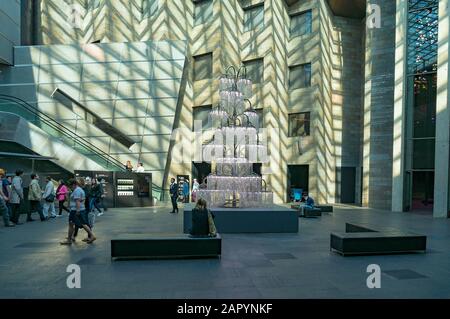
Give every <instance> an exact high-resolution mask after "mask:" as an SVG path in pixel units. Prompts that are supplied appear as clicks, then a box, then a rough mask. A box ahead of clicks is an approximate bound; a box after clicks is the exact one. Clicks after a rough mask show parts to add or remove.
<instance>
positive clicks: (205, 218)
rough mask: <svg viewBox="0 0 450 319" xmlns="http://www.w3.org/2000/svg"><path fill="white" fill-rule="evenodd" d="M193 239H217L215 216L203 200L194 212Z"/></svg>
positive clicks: (199, 201) (191, 233)
mask: <svg viewBox="0 0 450 319" xmlns="http://www.w3.org/2000/svg"><path fill="white" fill-rule="evenodd" d="M190 235H191V236H192V237H215V236H216V227H215V225H214V215H213V214H212V213H211V212H210V211H209V209H208V207H207V203H206V201H205V200H204V199H203V198H200V199H199V200H198V201H197V205H195V208H194V209H193V210H192V226H191V230H190Z"/></svg>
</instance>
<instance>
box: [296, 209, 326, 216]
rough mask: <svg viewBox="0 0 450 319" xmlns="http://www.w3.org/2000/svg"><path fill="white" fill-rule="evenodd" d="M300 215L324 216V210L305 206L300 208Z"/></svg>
mask: <svg viewBox="0 0 450 319" xmlns="http://www.w3.org/2000/svg"><path fill="white" fill-rule="evenodd" d="M299 216H300V217H305V218H312V217H313V218H314V217H320V216H322V211H321V210H320V209H319V208H316V207H313V208H309V207H303V208H300V210H299Z"/></svg>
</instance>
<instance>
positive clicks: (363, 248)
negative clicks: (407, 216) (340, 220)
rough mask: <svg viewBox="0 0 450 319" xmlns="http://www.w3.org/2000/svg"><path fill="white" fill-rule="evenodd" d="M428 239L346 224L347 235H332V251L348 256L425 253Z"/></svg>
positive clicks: (366, 226)
mask: <svg viewBox="0 0 450 319" xmlns="http://www.w3.org/2000/svg"><path fill="white" fill-rule="evenodd" d="M426 246H427V237H426V236H424V235H418V234H413V233H408V232H402V231H398V230H395V229H379V230H378V229H377V230H375V229H373V227H371V226H368V225H353V224H348V223H347V224H346V232H345V233H331V235H330V249H331V250H334V251H336V252H338V253H340V254H341V255H343V256H347V255H383V254H400V253H413V252H425V251H426Z"/></svg>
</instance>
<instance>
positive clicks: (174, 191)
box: [170, 177, 178, 214]
mask: <svg viewBox="0 0 450 319" xmlns="http://www.w3.org/2000/svg"><path fill="white" fill-rule="evenodd" d="M170 199H171V200H172V211H171V213H172V214H175V213H178V205H177V200H178V184H177V183H175V178H173V177H172V178H171V179H170Z"/></svg>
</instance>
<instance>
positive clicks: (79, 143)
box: [0, 94, 169, 201]
mask: <svg viewBox="0 0 450 319" xmlns="http://www.w3.org/2000/svg"><path fill="white" fill-rule="evenodd" d="M20 123H21V124H20ZM5 124H7V125H5ZM25 124H26V126H24V125H25ZM19 127H21V128H19ZM33 128H35V129H33ZM14 130H16V131H18V132H13V131H14ZM27 134H28V135H32V134H34V135H48V137H49V139H50V138H51V140H50V143H48V145H50V146H51V147H52V148H55V153H57V154H62V153H63V154H68V149H70V150H72V154H68V155H66V156H64V157H67V158H69V159H70V160H68V161H65V162H64V161H63V160H64V159H65V158H62V159H61V158H60V159H58V158H54V159H52V160H51V161H52V162H54V163H55V164H57V165H58V166H60V167H61V168H62V169H63V170H68V171H71V172H72V173H73V172H74V171H75V170H92V171H98V170H105V171H125V168H124V165H123V164H122V163H121V162H120V161H118V160H117V159H115V158H114V157H112V156H111V155H109V154H107V153H106V152H104V151H102V150H101V149H99V148H98V147H96V146H95V145H93V144H92V143H91V142H89V141H88V140H86V139H85V138H83V137H81V136H79V135H78V134H76V133H74V132H72V130H71V128H68V127H66V126H65V125H63V124H61V123H59V122H57V121H55V120H54V119H53V118H51V117H49V116H48V115H47V114H45V113H43V112H41V111H40V110H38V109H37V108H35V107H34V106H32V105H30V104H29V103H27V102H25V101H23V100H21V99H19V98H17V97H13V96H10V95H5V94H0V146H1V145H4V144H1V142H2V140H3V142H5V137H6V136H10V137H9V138H7V139H6V142H8V143H10V144H11V143H16V144H21V145H22V146H23V147H25V148H28V149H29V150H31V151H33V152H34V153H35V154H41V155H47V156H48V155H49V154H42V152H40V151H39V150H37V149H36V144H37V143H31V142H30V141H28V140H26V139H25V140H24V136H26V135H27ZM58 144H64V146H66V148H65V149H64V147H63V146H62V145H60V147H59V150H61V149H62V151H59V150H57V149H58ZM0 151H1V150H0ZM50 156H52V155H50ZM68 162H69V163H70V164H72V163H78V167H76V166H73V165H67V163H68ZM89 162H93V163H95V164H97V167H93V166H92V165H89ZM69 166H70V167H69ZM152 193H153V196H154V197H155V198H157V199H159V200H160V201H164V200H166V199H167V198H169V196H168V190H164V189H162V188H161V187H160V186H158V185H156V184H154V183H152Z"/></svg>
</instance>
